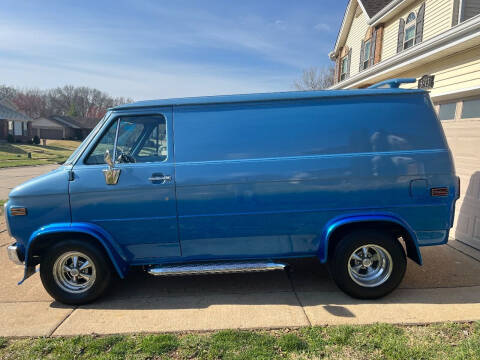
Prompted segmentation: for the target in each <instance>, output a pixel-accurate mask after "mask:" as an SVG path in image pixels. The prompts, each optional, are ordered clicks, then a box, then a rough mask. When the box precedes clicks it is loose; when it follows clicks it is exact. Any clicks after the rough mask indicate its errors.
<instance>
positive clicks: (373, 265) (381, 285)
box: [329, 230, 407, 299]
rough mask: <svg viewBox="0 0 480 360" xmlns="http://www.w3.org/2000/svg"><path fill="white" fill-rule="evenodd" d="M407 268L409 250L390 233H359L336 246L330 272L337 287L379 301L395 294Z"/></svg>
mask: <svg viewBox="0 0 480 360" xmlns="http://www.w3.org/2000/svg"><path fill="white" fill-rule="evenodd" d="M406 267H407V259H406V256H405V251H404V250H403V247H402V245H401V244H400V242H399V241H398V240H397V239H396V238H395V236H393V235H392V234H389V233H388V232H383V231H376V230H358V231H354V232H351V233H349V234H347V235H345V236H344V237H343V238H342V239H340V241H339V242H338V244H337V246H336V247H335V251H334V254H333V258H332V259H331V260H330V263H329V270H330V273H331V275H332V277H333V280H334V281H335V283H336V284H337V286H338V287H339V288H340V289H341V290H343V291H344V292H346V293H347V294H348V295H350V296H352V297H355V298H358V299H377V298H380V297H382V296H385V295H387V294H389V293H390V292H392V291H393V290H394V289H395V288H397V286H398V285H399V284H400V282H401V281H402V279H403V276H404V275H405V270H406Z"/></svg>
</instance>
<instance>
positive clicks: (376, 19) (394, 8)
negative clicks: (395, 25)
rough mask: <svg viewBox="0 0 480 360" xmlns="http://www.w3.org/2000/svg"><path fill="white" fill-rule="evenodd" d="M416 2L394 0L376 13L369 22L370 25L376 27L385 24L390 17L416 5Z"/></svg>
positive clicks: (411, 0) (413, 0)
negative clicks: (411, 5)
mask: <svg viewBox="0 0 480 360" xmlns="http://www.w3.org/2000/svg"><path fill="white" fill-rule="evenodd" d="M415 1H416V0H394V1H392V2H391V3H389V4H388V5H387V6H385V7H384V8H383V9H382V10H380V11H379V12H378V13H376V14H375V15H374V16H373V17H372V18H371V19H369V20H368V21H367V23H368V25H370V26H375V25H377V24H379V23H381V22H385V21H386V20H388V19H389V18H390V17H392V16H393V15H395V14H396V13H397V12H398V11H400V10H403V8H405V7H406V6H408V5H410V4H412V3H414V2H415Z"/></svg>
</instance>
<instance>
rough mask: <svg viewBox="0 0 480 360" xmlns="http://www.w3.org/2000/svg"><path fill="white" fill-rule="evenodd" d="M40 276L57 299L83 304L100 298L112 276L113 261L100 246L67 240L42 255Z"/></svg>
mask: <svg viewBox="0 0 480 360" xmlns="http://www.w3.org/2000/svg"><path fill="white" fill-rule="evenodd" d="M40 278H41V279H42V283H43V286H44V287H45V290H47V292H48V293H49V294H50V295H51V296H52V297H53V298H54V299H55V300H57V301H59V302H62V303H64V304H69V305H82V304H86V303H89V302H91V301H94V300H96V299H97V298H99V297H100V296H101V295H102V294H103V293H104V292H105V290H106V289H107V288H108V286H109V285H110V282H111V278H112V270H111V265H110V262H109V260H108V258H107V256H106V255H105V253H104V252H103V251H102V249H100V248H99V247H97V246H95V245H94V244H91V243H89V242H86V241H81V240H65V241H62V242H60V243H57V244H55V245H54V246H52V247H51V248H50V249H48V251H47V252H46V253H45V254H44V255H43V256H42V259H41V263H40Z"/></svg>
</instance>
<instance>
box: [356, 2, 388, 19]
mask: <svg viewBox="0 0 480 360" xmlns="http://www.w3.org/2000/svg"><path fill="white" fill-rule="evenodd" d="M358 1H359V2H360V3H361V5H362V10H364V11H365V12H366V13H367V15H368V17H369V18H372V17H374V16H375V15H377V14H378V13H379V12H380V10H382V9H383V8H384V7H385V6H387V5H388V4H390V3H391V2H392V1H393V0H358Z"/></svg>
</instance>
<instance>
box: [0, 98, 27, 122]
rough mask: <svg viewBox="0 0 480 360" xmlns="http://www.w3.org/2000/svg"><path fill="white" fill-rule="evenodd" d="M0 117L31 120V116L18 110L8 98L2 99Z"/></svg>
mask: <svg viewBox="0 0 480 360" xmlns="http://www.w3.org/2000/svg"><path fill="white" fill-rule="evenodd" d="M0 119H5V120H15V121H30V120H32V119H30V117H28V116H27V115H25V114H24V113H22V112H21V111H19V110H17V109H16V107H15V105H14V104H13V103H12V102H11V101H10V100H8V99H0Z"/></svg>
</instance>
